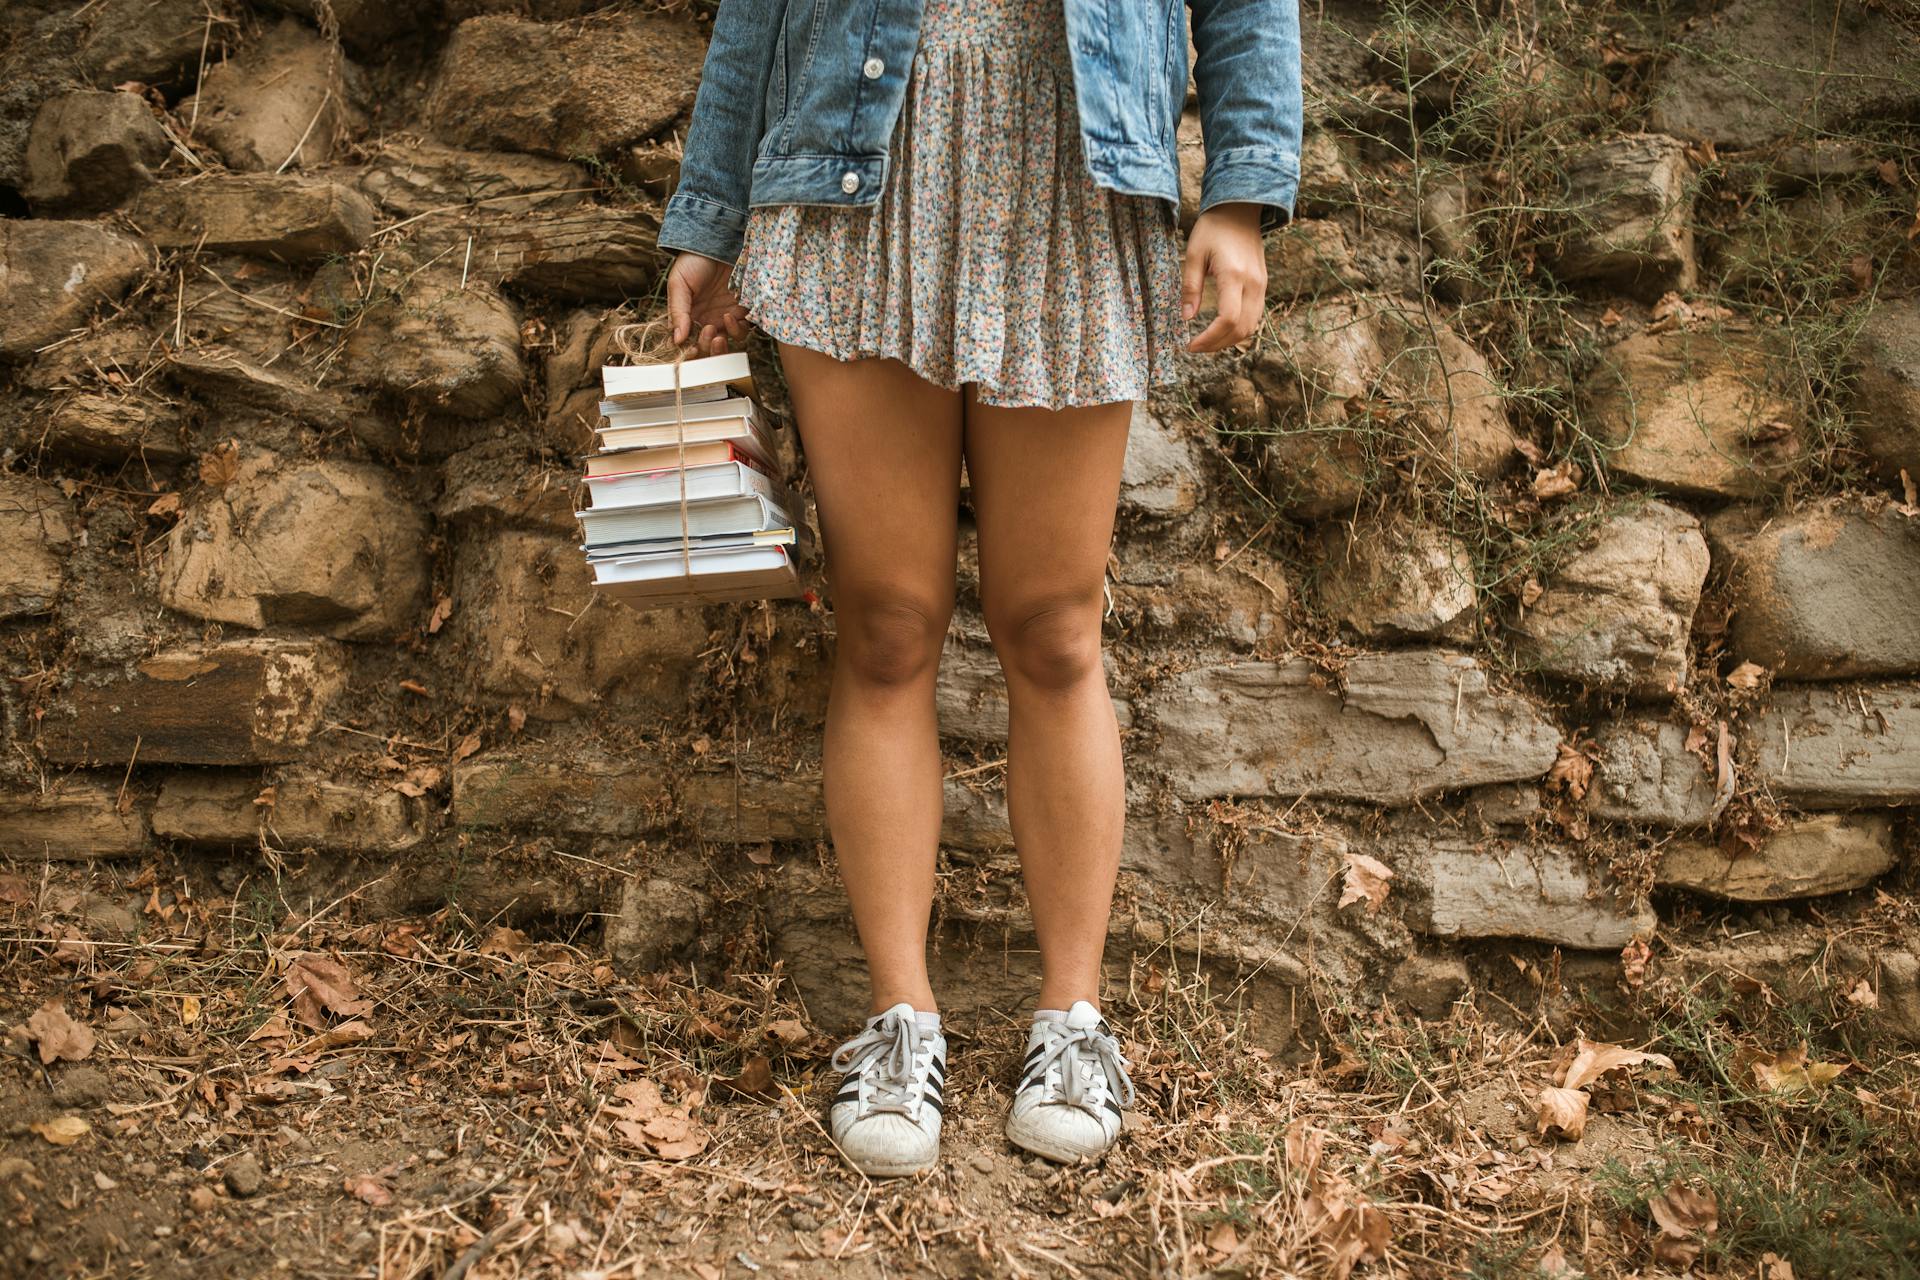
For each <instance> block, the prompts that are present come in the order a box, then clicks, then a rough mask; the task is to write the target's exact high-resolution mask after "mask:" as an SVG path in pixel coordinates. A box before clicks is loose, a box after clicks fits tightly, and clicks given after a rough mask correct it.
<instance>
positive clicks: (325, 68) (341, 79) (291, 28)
mask: <svg viewBox="0 0 1920 1280" xmlns="http://www.w3.org/2000/svg"><path fill="white" fill-rule="evenodd" d="M353 75H354V72H353V70H352V69H351V68H349V67H348V65H347V62H346V58H345V57H344V56H342V54H341V52H340V50H339V48H338V47H337V46H335V45H333V44H331V43H329V42H328V41H326V40H324V39H322V38H321V37H320V35H319V34H318V33H317V32H315V31H313V30H311V29H310V28H308V27H306V26H304V25H302V24H301V23H299V22H296V21H294V20H293V19H292V18H282V19H281V20H280V21H279V22H278V23H277V24H276V25H275V26H273V27H272V28H271V29H269V30H268V31H267V32H266V34H264V35H262V36H261V37H260V38H259V39H258V40H256V41H254V42H253V43H251V44H248V45H246V46H244V47H242V48H241V50H240V51H239V53H237V54H236V55H234V56H233V57H231V58H228V59H227V60H226V61H224V62H219V63H215V64H214V65H212V66H210V67H208V68H207V70H206V73H205V74H204V75H203V76H201V78H200V91H199V93H197V94H196V95H194V96H193V97H191V98H188V99H186V100H185V101H183V102H181V103H180V105H179V106H178V107H176V108H175V112H176V114H177V115H178V117H179V118H180V119H181V120H191V121H192V122H193V137H192V139H191V141H194V142H199V143H203V144H211V145H212V147H213V149H214V150H215V151H218V152H219V153H220V158H221V159H223V160H225V161H226V162H227V167H228V168H230V169H239V170H244V171H248V172H265V173H278V172H280V171H281V170H282V169H286V168H294V167H299V168H312V167H314V166H316V165H322V164H325V163H327V161H329V160H330V159H332V158H333V155H334V153H335V151H336V149H337V148H338V147H339V145H340V143H341V142H343V141H344V140H345V137H346V135H347V133H348V132H349V130H350V129H351V128H352V127H353V126H354V125H355V124H356V123H357V121H356V118H355V112H354V111H353V109H352V108H351V106H350V105H349V104H348V102H347V101H346V100H345V97H344V95H346V94H347V93H348V89H347V84H348V81H349V79H350V78H351V77H353Z"/></svg>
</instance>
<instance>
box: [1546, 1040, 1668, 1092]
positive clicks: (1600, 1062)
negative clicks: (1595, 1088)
mask: <svg viewBox="0 0 1920 1280" xmlns="http://www.w3.org/2000/svg"><path fill="white" fill-rule="evenodd" d="M1644 1062H1651V1063H1653V1064H1654V1065H1655V1066H1658V1067H1665V1068H1666V1069H1667V1070H1669V1071H1671V1070H1673V1059H1672V1058H1669V1057H1667V1056H1666V1055H1665V1054H1664V1053H1647V1052H1644V1051H1642V1050H1639V1049H1622V1048H1621V1047H1620V1046H1619V1045H1617V1044H1596V1043H1595V1042H1594V1041H1592V1040H1577V1041H1575V1042H1574V1051H1573V1057H1572V1059H1571V1060H1570V1061H1569V1062H1568V1063H1567V1071H1566V1075H1565V1076H1564V1077H1562V1078H1561V1079H1560V1080H1559V1081H1558V1083H1559V1085H1560V1087H1561V1088H1563V1089H1584V1088H1585V1087H1586V1086H1587V1085H1589V1084H1591V1083H1593V1082H1594V1081H1595V1080H1598V1079H1599V1078H1600V1077H1601V1076H1603V1075H1605V1074H1607V1072H1609V1071H1615V1070H1618V1069H1619V1068H1621V1067H1637V1066H1639V1065H1640V1064H1641V1063H1644Z"/></svg>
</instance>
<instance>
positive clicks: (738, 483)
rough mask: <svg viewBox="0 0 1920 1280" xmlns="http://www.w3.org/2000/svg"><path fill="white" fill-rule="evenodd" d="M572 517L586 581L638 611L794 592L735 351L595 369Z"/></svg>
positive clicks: (758, 418)
mask: <svg viewBox="0 0 1920 1280" xmlns="http://www.w3.org/2000/svg"><path fill="white" fill-rule="evenodd" d="M601 381H602V394H603V396H604V398H603V399H602V400H601V401H600V412H601V413H602V414H603V415H605V425H603V426H601V427H599V428H597V432H598V437H599V439H598V447H597V448H596V449H595V451H594V452H593V453H591V454H588V455H587V456H586V457H584V458H583V459H581V461H582V462H583V463H584V464H585V466H586V490H587V506H586V507H585V508H584V509H582V510H579V511H576V512H574V514H575V515H576V516H577V517H578V518H579V520H580V525H581V529H582V530H583V532H584V536H585V541H583V542H582V543H581V544H580V549H581V550H582V551H584V552H586V555H587V563H588V564H589V565H591V566H592V568H593V585H594V589H595V590H596V591H599V592H601V593H602V594H604V595H607V596H609V597H611V598H613V599H616V600H619V601H620V602H622V603H623V604H628V605H631V606H633V607H634V608H636V609H656V608H666V607H671V606H674V605H688V604H709V603H713V602H715V601H726V600H765V599H773V598H778V597H782V596H796V595H799V594H800V584H799V575H798V574H797V573H796V572H795V569H794V563H793V547H794V524H793V521H792V519H791V518H790V517H789V515H788V511H789V505H788V498H787V494H786V491H785V489H784V488H782V486H781V485H780V483H779V481H778V479H777V478H776V476H777V474H778V467H777V464H776V459H777V458H778V456H779V455H778V454H777V453H776V452H775V449H774V445H773V441H772V438H771V434H770V432H769V431H768V430H767V427H766V423H765V419H764V417H763V415H762V413H761V411H760V406H759V400H758V397H757V396H756V395H755V393H754V387H753V376H752V373H751V371H750V370H749V368H748V365H747V357H746V354H745V353H744V352H733V353H730V354H728V355H723V356H707V357H703V358H696V359H688V360H683V361H681V364H680V404H679V407H678V408H677V409H676V407H675V404H674V367H673V365H672V364H671V363H658V364H637V365H607V366H605V367H604V368H603V369H602V370H601Z"/></svg>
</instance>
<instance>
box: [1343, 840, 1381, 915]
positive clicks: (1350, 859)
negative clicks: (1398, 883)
mask: <svg viewBox="0 0 1920 1280" xmlns="http://www.w3.org/2000/svg"><path fill="white" fill-rule="evenodd" d="M1392 879H1393V868H1392V867H1389V866H1388V865H1387V864H1386V863H1384V862H1381V861H1380V860H1379V859H1378V858H1370V857H1368V856H1367V855H1366V854H1364V853H1355V852H1353V851H1352V850H1348V852H1347V870H1346V888H1345V889H1344V890H1343V891H1342V892H1341V894H1340V901H1339V903H1338V904H1337V905H1338V906H1342V907H1344V906H1348V905H1349V904H1351V903H1355V902H1361V901H1365V902H1366V904H1367V914H1368V915H1374V914H1376V913H1377V912H1378V911H1379V910H1380V908H1381V907H1383V906H1385V905H1386V902H1387V892H1388V890H1389V889H1390V888H1391V887H1392V886H1391V885H1390V884H1389V883H1388V882H1389V881H1391V880H1392Z"/></svg>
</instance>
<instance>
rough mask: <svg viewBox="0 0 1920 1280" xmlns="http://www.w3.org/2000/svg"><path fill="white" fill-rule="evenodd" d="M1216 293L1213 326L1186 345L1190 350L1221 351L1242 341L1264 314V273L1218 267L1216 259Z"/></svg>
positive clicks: (1265, 302)
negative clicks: (1217, 302) (1216, 301)
mask: <svg viewBox="0 0 1920 1280" xmlns="http://www.w3.org/2000/svg"><path fill="white" fill-rule="evenodd" d="M1214 261H1215V263H1216V269H1215V272H1214V286H1215V292H1216V293H1217V294H1218V296H1219V308H1218V309H1217V310H1216V311H1215V313H1214V317H1213V323H1211V324H1209V325H1208V326H1207V327H1206V328H1205V329H1203V330H1201V331H1200V333H1198V334H1197V335H1195V336H1194V338H1193V339H1192V341H1190V342H1188V343H1187V350H1189V351H1196V352H1197V351H1220V350H1223V349H1225V348H1227V347H1233V346H1238V345H1239V344H1240V343H1242V342H1245V341H1246V340H1247V338H1248V337H1250V336H1251V335H1252V334H1253V331H1254V330H1255V329H1257V328H1259V327H1260V317H1261V316H1262V315H1263V314H1265V312H1266V304H1267V282H1266V273H1265V271H1264V270H1248V269H1236V268H1220V267H1219V266H1218V263H1219V259H1218V258H1216V259H1215V260H1214Z"/></svg>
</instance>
